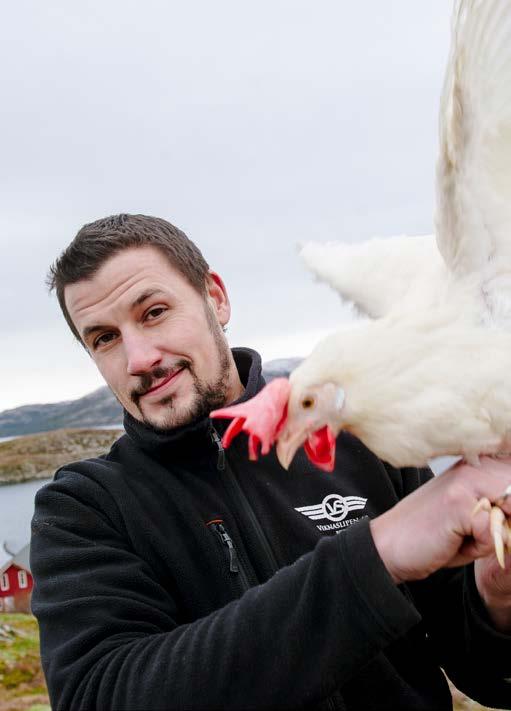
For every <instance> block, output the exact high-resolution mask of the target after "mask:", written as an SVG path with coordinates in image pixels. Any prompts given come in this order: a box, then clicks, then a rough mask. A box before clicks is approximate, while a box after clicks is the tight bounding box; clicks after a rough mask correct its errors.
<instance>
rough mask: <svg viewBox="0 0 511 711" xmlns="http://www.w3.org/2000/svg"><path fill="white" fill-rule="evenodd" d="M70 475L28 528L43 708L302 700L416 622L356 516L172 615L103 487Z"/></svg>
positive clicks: (228, 705)
mask: <svg viewBox="0 0 511 711" xmlns="http://www.w3.org/2000/svg"><path fill="white" fill-rule="evenodd" d="M74 478H76V477H74V476H73V474H72V473H70V472H65V471H64V472H60V473H59V474H58V478H57V479H56V480H55V481H53V482H52V483H51V484H49V485H48V486H47V487H45V488H44V489H42V490H41V491H40V492H39V493H38V495H37V497H36V511H35V515H34V519H33V528H32V545H31V558H32V570H33V575H34V580H35V587H34V591H33V612H34V614H35V615H36V617H37V618H38V621H39V625H40V633H41V656H42V661H43V667H44V670H45V675H46V679H47V683H48V688H49V692H50V698H51V702H52V708H53V709H54V710H55V711H58V710H60V709H66V710H67V709H71V708H72V709H74V710H77V709H87V710H88V711H90V710H91V709H101V710H102V711H106V710H107V709H126V710H127V709H137V710H138V711H140V709H169V708H186V709H198V708H200V709H208V708H209V709H218V708H222V709H240V708H251V709H258V708H296V707H299V706H306V705H309V704H315V703H318V702H319V701H320V700H321V699H324V698H327V697H328V696H329V695H330V694H332V693H333V692H334V690H335V689H336V688H338V687H339V686H342V685H343V684H344V683H345V682H346V681H347V680H348V679H349V678H350V677H351V676H352V675H353V674H354V673H355V672H356V671H357V670H358V669H359V668H360V666H361V665H363V664H364V663H366V662H367V661H369V660H370V659H371V658H373V657H374V656H375V655H376V654H378V653H379V652H380V651H381V650H382V649H383V648H385V647H386V646H387V645H388V644H390V643H391V642H393V641H394V640H396V639H398V638H400V637H402V636H403V635H405V634H406V632H407V631H408V630H409V629H410V628H411V627H413V626H414V625H415V624H417V623H418V622H419V621H420V616H419V614H418V613H417V611H416V609H415V608H414V606H413V605H412V604H411V603H410V602H409V600H407V598H406V597H405V596H404V595H403V593H402V592H401V591H400V590H399V589H398V588H397V587H396V586H395V585H394V584H393V582H392V580H391V578H390V576H389V575H388V573H387V571H386V569H385V567H384V565H383V563H382V562H381V559H380V558H379V556H378V553H377V551H376V549H375V547H374V544H373V541H372V537H371V534H370V529H369V524H368V520H367V519H366V520H362V521H360V522H357V523H356V524H354V525H352V526H351V527H350V528H349V529H347V530H346V531H345V532H343V534H342V535H337V536H332V537H326V538H323V539H321V540H320V541H319V543H318V545H317V546H316V548H315V549H314V550H313V551H312V552H311V553H308V554H306V555H304V556H302V557H301V558H299V559H298V560H297V561H296V562H295V563H294V564H293V565H291V566H288V567H286V568H283V569H281V570H280V571H279V572H277V573H276V574H275V575H274V576H273V577H272V578H271V579H270V580H268V581H267V582H266V583H265V584H263V585H259V586H257V587H254V588H251V589H250V590H248V591H247V592H246V593H245V594H244V595H243V596H242V597H241V598H239V599H238V600H235V601H233V602H231V603H229V604H228V605H226V606H225V607H222V608H221V609H218V610H216V611H215V612H213V613H211V614H210V615H208V616H207V617H204V618H201V619H197V620H195V621H193V622H189V623H186V624H183V623H180V621H179V609H178V603H177V601H176V600H174V599H173V598H172V595H171V594H170V593H169V591H168V590H166V589H165V588H164V587H163V586H162V584H161V583H160V582H158V580H157V578H156V576H154V575H152V573H151V569H150V567H149V566H148V565H147V563H146V562H145V561H144V560H142V559H140V558H139V557H138V556H137V555H135V553H134V552H133V550H131V549H130V546H129V544H128V541H127V537H126V536H125V535H123V531H122V525H121V521H120V516H119V520H117V519H116V518H115V516H114V515H113V514H112V513H111V512H112V510H113V508H112V506H113V504H112V502H110V503H109V505H108V506H106V504H105V502H106V501H107V500H108V499H109V498H111V497H110V494H109V493H108V492H107V491H106V490H105V489H104V488H102V487H101V486H100V485H99V484H98V483H97V482H96V481H94V480H92V479H88V478H82V480H81V482H80V486H79V487H76V486H74V485H73V479H74ZM78 490H79V495H78V494H77V493H76V491H78ZM106 510H108V515H107V514H106V513H105V511H106ZM276 680H278V683H276Z"/></svg>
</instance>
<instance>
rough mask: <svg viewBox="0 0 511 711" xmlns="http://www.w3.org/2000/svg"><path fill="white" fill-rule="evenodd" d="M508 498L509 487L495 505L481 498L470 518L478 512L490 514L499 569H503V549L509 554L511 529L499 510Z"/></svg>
mask: <svg viewBox="0 0 511 711" xmlns="http://www.w3.org/2000/svg"><path fill="white" fill-rule="evenodd" d="M508 496H511V485H510V486H508V487H507V489H506V490H505V492H504V493H503V494H502V496H500V497H499V498H498V499H497V501H496V502H495V504H493V505H492V504H491V502H490V500H489V499H487V498H486V497H485V496H483V497H482V498H481V499H479V501H478V502H477V504H476V505H475V506H474V509H473V511H472V516H475V514H477V513H479V511H487V512H489V514H490V530H491V535H492V538H493V545H494V547H495V555H496V557H497V560H498V562H499V565H500V567H501V568H503V569H505V567H506V563H505V548H507V550H508V551H509V552H510V553H511V528H510V526H509V523H508V521H507V518H506V514H505V513H504V511H503V510H502V509H501V508H500V507H501V506H502V504H503V503H504V501H505V500H506V499H507V497H508Z"/></svg>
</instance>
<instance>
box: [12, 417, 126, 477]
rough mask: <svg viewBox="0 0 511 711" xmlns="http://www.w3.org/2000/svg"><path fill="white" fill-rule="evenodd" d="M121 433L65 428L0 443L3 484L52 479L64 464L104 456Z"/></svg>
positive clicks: (117, 431) (118, 431)
mask: <svg viewBox="0 0 511 711" xmlns="http://www.w3.org/2000/svg"><path fill="white" fill-rule="evenodd" d="M121 434H122V432H121V430H89V429H76V430H75V429H63V430H54V431H53V432H45V433H42V434H36V435H27V436H26V437H19V438H18V439H12V440H9V441H8V442H0V484H12V483H15V482H21V481H29V480H31V479H47V478H49V477H52V476H53V474H54V472H55V470H56V469H58V467H60V466H62V465H63V464H67V463H68V462H73V461H75V460H77V459H87V458H89V457H97V456H98V455H99V454H104V453H105V452H107V451H108V450H109V449H110V447H111V445H112V443H113V442H115V440H116V439H118V438H119V436H120V435H121Z"/></svg>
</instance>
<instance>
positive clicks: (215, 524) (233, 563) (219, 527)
mask: <svg viewBox="0 0 511 711" xmlns="http://www.w3.org/2000/svg"><path fill="white" fill-rule="evenodd" d="M208 526H209V527H210V528H211V529H213V531H215V533H216V534H217V536H218V538H219V539H220V542H221V544H222V545H223V546H225V547H226V548H227V551H228V555H229V572H230V573H236V574H239V576H240V580H241V584H242V586H243V589H244V590H248V589H249V587H250V583H249V581H248V577H247V575H246V573H245V571H244V570H243V568H242V566H241V563H240V560H239V558H238V554H237V552H236V548H235V546H234V542H233V540H232V538H231V537H230V535H229V534H228V533H227V531H226V529H225V526H224V524H223V521H221V520H218V521H211V522H210V523H208Z"/></svg>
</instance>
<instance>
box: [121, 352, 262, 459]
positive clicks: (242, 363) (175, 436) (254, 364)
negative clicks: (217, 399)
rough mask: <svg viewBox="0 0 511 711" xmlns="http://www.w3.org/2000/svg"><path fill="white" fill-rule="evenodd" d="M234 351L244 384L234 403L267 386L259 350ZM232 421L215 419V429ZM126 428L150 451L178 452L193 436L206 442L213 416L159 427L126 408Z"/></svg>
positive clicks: (131, 437) (156, 452)
mask: <svg viewBox="0 0 511 711" xmlns="http://www.w3.org/2000/svg"><path fill="white" fill-rule="evenodd" d="M232 354H233V357H234V362H235V363H236V367H237V369H238V373H239V376H240V380H241V382H242V384H243V386H244V388H245V390H244V392H243V394H242V395H241V397H240V398H238V400H236V401H235V402H234V403H231V404H233V405H234V404H238V403H240V402H245V401H246V400H250V398H251V397H254V395H255V394H256V393H258V392H259V390H261V388H262V387H263V386H264V379H263V376H262V372H261V370H262V368H261V356H260V355H259V353H256V351H253V350H252V349H250V348H233V349H232ZM229 423H230V420H223V419H219V420H215V429H216V430H217V432H218V433H219V434H220V435H222V434H223V432H224V431H225V430H226V429H227V427H228V425H229ZM124 429H125V430H126V434H127V435H128V437H129V438H130V440H132V442H133V443H134V444H135V445H136V446H138V447H140V448H142V449H144V450H146V451H148V452H152V453H154V454H158V453H161V454H163V453H164V452H165V451H168V450H169V449H170V448H171V449H172V451H173V452H174V453H175V452H176V449H181V448H182V447H187V448H188V447H190V446H191V445H192V443H193V441H194V440H197V439H199V440H202V442H204V436H205V434H207V433H208V432H210V431H211V419H210V418H209V417H204V418H202V419H200V420H195V421H194V422H190V423H188V424H186V425H182V426H181V427H174V428H173V429H171V430H166V431H156V430H153V429H152V428H151V427H148V426H147V425H146V424H144V423H143V422H139V420H136V419H135V418H134V417H133V416H132V415H130V414H129V412H127V411H126V410H124Z"/></svg>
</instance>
